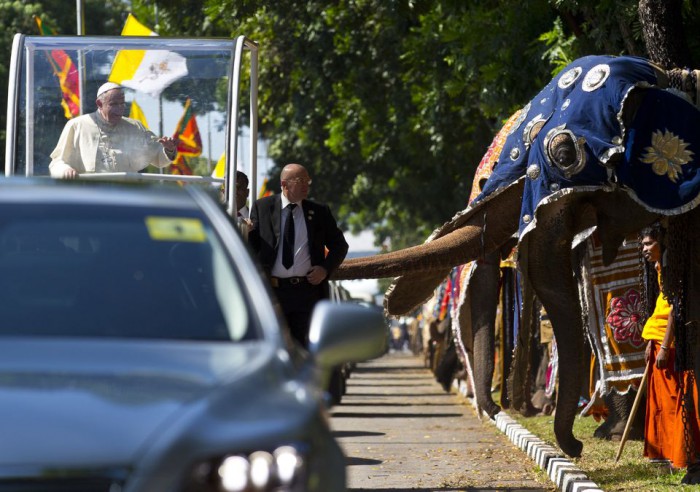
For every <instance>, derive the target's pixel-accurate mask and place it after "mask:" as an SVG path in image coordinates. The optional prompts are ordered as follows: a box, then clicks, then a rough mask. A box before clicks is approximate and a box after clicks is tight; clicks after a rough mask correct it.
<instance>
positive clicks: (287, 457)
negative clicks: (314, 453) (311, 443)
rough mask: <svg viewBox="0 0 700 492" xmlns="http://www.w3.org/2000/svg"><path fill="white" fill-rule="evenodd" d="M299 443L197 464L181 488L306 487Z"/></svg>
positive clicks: (204, 491) (187, 491) (248, 490)
mask: <svg viewBox="0 0 700 492" xmlns="http://www.w3.org/2000/svg"><path fill="white" fill-rule="evenodd" d="M305 482H306V460H305V457H304V452H303V451H302V450H301V447H300V446H280V447H278V448H277V449H275V450H273V451H272V452H268V451H254V452H252V453H246V454H231V455H227V456H224V457H223V458H220V459H214V460H210V461H206V462H202V463H199V464H197V465H196V466H195V467H194V468H193V469H192V472H191V473H190V476H189V481H188V483H187V485H186V486H185V488H184V492H191V491H198V492H210V491H211V492H214V491H216V492H253V491H255V492H272V491H274V492H297V491H303V490H305V487H306V484H305Z"/></svg>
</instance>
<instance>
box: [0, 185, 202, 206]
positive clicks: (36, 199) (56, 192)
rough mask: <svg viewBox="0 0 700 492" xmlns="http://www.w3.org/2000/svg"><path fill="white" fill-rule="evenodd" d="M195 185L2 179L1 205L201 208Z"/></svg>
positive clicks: (0, 188)
mask: <svg viewBox="0 0 700 492" xmlns="http://www.w3.org/2000/svg"><path fill="white" fill-rule="evenodd" d="M193 188H194V187H192V186H177V185H174V184H158V183H142V182H138V183H137V182H133V183H127V182H119V183H118V182H101V181H90V182H86V181H66V180H53V179H47V178H7V179H0V203H7V202H11V203H27V204H29V203H48V202H51V203H56V202H59V203H66V204H80V203H90V204H93V205H106V206H131V207H161V208H178V209H197V208H199V207H198V206H197V204H196V202H195V200H194V198H193V196H192V194H193V193H194V192H195V191H194V190H193Z"/></svg>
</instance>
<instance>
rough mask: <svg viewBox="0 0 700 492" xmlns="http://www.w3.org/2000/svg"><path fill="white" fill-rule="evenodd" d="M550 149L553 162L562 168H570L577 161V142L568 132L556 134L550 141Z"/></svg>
mask: <svg viewBox="0 0 700 492" xmlns="http://www.w3.org/2000/svg"><path fill="white" fill-rule="evenodd" d="M548 151H549V154H550V158H551V159H552V162H554V164H556V166H557V167H559V168H561V169H565V168H569V167H571V166H572V165H574V164H575V163H576V144H575V143H574V140H573V139H572V138H571V136H570V135H567V134H566V133H559V134H558V135H555V136H554V138H552V141H551V142H550V143H549V149H548Z"/></svg>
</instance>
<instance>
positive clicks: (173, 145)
mask: <svg viewBox="0 0 700 492" xmlns="http://www.w3.org/2000/svg"><path fill="white" fill-rule="evenodd" d="M158 141H159V142H160V143H161V145H163V148H164V149H165V152H166V153H167V154H168V155H173V156H174V154H176V153H177V140H175V139H173V138H170V137H160V138H159V139H158Z"/></svg>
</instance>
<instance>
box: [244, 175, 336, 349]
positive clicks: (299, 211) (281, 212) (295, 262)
mask: <svg viewBox="0 0 700 492" xmlns="http://www.w3.org/2000/svg"><path fill="white" fill-rule="evenodd" d="M280 181H281V185H282V193H281V194H276V195H272V196H268V197H265V198H261V199H259V200H256V201H255V203H253V207H252V209H251V211H250V219H251V221H252V223H253V226H252V230H251V231H250V233H249V235H248V242H249V244H250V246H251V248H252V249H253V251H254V252H255V253H256V254H257V256H258V259H259V260H260V262H261V264H262V267H263V269H264V270H265V273H266V274H267V275H268V277H269V279H270V283H271V285H272V288H273V289H274V291H275V293H276V294H277V298H278V300H279V302H280V305H281V307H282V311H283V312H284V315H285V317H286V318H287V324H288V325H289V328H290V330H291V333H292V336H293V337H294V338H295V339H297V340H298V341H299V342H300V343H301V344H302V345H303V346H304V347H307V346H308V333H309V323H310V320H311V311H312V310H313V308H314V305H315V304H316V302H318V301H319V300H320V299H323V298H326V297H328V295H329V286H328V278H329V277H330V275H331V273H333V271H334V270H335V269H336V268H337V267H338V265H340V264H341V263H342V262H343V259H344V258H345V255H346V254H347V252H348V243H347V242H346V241H345V237H344V236H343V232H342V231H341V230H340V229H339V228H338V225H337V224H336V221H335V218H333V214H332V213H331V210H330V208H328V206H327V205H324V204H320V203H316V202H312V201H310V200H307V199H306V197H307V196H308V194H309V186H310V185H311V178H310V177H309V173H308V172H307V171H306V169H305V168H304V166H302V165H301V164H287V165H286V166H285V167H284V169H282V174H281V175H280Z"/></svg>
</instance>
